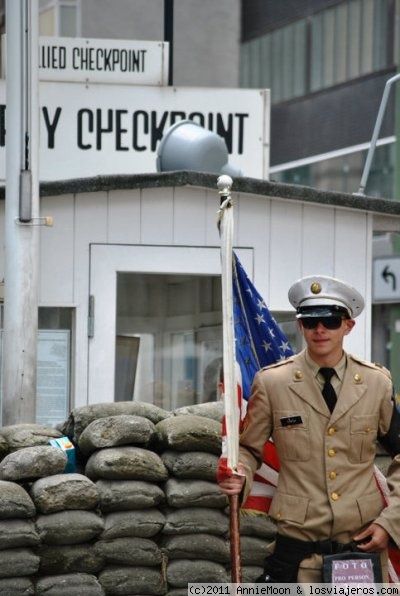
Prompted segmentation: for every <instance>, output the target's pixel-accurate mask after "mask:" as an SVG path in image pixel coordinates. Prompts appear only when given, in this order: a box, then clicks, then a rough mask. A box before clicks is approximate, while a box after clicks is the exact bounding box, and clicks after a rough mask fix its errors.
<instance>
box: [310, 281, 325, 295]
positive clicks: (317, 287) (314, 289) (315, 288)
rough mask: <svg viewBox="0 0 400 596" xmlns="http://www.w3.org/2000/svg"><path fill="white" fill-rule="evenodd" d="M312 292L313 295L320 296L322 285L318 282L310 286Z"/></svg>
mask: <svg viewBox="0 0 400 596" xmlns="http://www.w3.org/2000/svg"><path fill="white" fill-rule="evenodd" d="M310 290H311V292H312V293H313V294H319V293H320V292H321V290H322V288H321V284H319V283H318V282H317V281H314V282H313V283H312V284H311V286H310Z"/></svg>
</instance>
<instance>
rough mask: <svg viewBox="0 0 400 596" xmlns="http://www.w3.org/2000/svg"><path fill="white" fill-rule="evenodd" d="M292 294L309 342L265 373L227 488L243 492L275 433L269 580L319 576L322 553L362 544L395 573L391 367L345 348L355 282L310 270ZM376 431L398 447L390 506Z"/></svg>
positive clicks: (395, 435)
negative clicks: (380, 481) (377, 468)
mask: <svg viewBox="0 0 400 596" xmlns="http://www.w3.org/2000/svg"><path fill="white" fill-rule="evenodd" d="M289 300H290V303H291V304H292V305H293V306H294V307H295V308H296V310H297V318H298V326H299V329H300V331H301V332H302V334H303V336H304V340H305V343H306V349H305V350H303V351H302V352H301V353H299V354H298V355H295V356H292V357H290V358H288V359H287V360H285V361H282V362H279V363H277V364H275V365H272V366H269V367H266V368H264V369H262V370H261V371H259V372H258V373H257V374H256V376H255V378H254V382H253V388H252V394H251V397H250V400H249V404H248V409H247V415H246V419H245V425H244V430H243V431H242V433H241V436H240V454H239V462H240V463H239V466H238V470H237V472H238V473H235V474H226V475H225V476H224V477H222V478H221V477H220V478H219V485H220V489H221V490H222V492H224V493H225V494H227V495H232V494H238V493H240V494H241V501H242V502H244V500H245V499H246V497H247V495H248V493H249V491H250V488H251V484H252V479H253V476H254V473H255V471H256V470H257V468H258V467H259V465H260V464H261V462H262V454H263V447H264V444H265V442H266V440H267V439H268V438H269V437H272V439H273V441H274V443H275V444H276V448H277V452H278V456H279V461H280V465H281V469H280V473H279V481H278V486H277V489H276V492H275V495H274V497H273V500H272V504H271V507H270V511H269V515H270V516H271V518H272V519H274V520H275V522H276V525H277V541H276V543H275V546H274V548H275V550H274V553H273V555H272V556H271V557H268V558H267V559H266V572H265V573H266V575H265V576H264V581H268V580H269V579H270V578H269V577H268V576H272V578H276V579H278V580H279V581H281V582H293V581H299V582H320V581H322V580H321V565H322V557H323V555H325V554H332V553H333V554H335V553H341V552H346V551H349V550H351V549H355V550H358V551H360V552H367V553H370V552H376V553H380V559H381V563H382V571H383V581H385V582H386V581H388V575H387V547H388V544H389V541H390V540H391V541H392V542H394V543H395V544H397V545H399V544H400V456H399V455H398V454H399V453H400V439H399V433H400V414H399V412H398V410H397V408H396V403H395V400H394V394H393V385H392V380H391V376H390V373H389V371H388V370H386V369H385V368H383V367H380V366H377V365H375V364H372V363H370V362H366V361H364V360H362V359H360V358H358V357H356V356H353V355H351V354H348V353H346V352H345V351H344V350H343V340H344V338H345V336H346V335H348V334H349V333H350V332H351V331H352V329H353V327H354V325H355V320H354V318H355V317H357V315H359V314H360V313H361V311H362V310H363V308H364V300H363V298H362V296H361V295H360V294H359V293H358V291H357V290H355V289H354V288H353V287H351V286H349V285H348V284H346V283H344V282H342V281H340V280H337V279H334V278H330V277H326V276H321V275H318V276H310V277H306V278H303V279H301V280H299V281H297V282H296V283H295V284H294V285H293V286H292V287H291V288H290V290H289ZM326 371H328V372H326ZM324 375H325V376H324ZM326 375H327V376H328V381H327V386H326V387H325V383H326ZM329 377H330V381H329ZM329 385H330V386H329ZM332 387H333V389H332ZM323 392H324V394H325V397H324V396H323ZM377 440H378V441H380V443H381V444H382V445H383V446H384V447H385V449H386V450H387V451H388V452H389V453H390V454H391V455H392V457H393V460H392V463H391V466H390V468H389V471H388V474H387V481H388V485H389V488H390V500H389V505H388V506H386V507H385V506H384V502H383V499H382V496H381V493H380V491H379V489H378V486H377V483H376V481H375V477H374V462H375V455H376V441H377ZM259 581H261V580H259Z"/></svg>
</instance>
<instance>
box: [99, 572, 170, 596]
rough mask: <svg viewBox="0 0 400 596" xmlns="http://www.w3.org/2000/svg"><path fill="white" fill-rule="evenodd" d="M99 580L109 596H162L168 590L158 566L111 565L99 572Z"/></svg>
mask: <svg viewBox="0 0 400 596" xmlns="http://www.w3.org/2000/svg"><path fill="white" fill-rule="evenodd" d="M99 582H100V584H101V585H102V586H103V588H104V589H105V592H106V594H107V596H120V595H123V594H124V595H129V596H134V595H135V594H138V595H141V596H142V595H143V594H149V595H150V596H162V595H163V594H165V592H166V585H165V579H164V578H163V575H162V573H161V570H159V569H157V568H156V567H128V566H126V565H125V566H123V567H118V566H109V567H106V568H105V569H104V570H103V571H101V572H100V573H99Z"/></svg>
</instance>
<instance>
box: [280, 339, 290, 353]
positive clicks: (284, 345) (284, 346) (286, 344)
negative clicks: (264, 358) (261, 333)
mask: <svg viewBox="0 0 400 596" xmlns="http://www.w3.org/2000/svg"><path fill="white" fill-rule="evenodd" d="M279 349H280V350H282V352H283V353H285V352H287V351H288V350H289V342H288V341H283V342H282V343H281V345H280V347H279Z"/></svg>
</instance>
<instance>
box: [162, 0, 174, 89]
mask: <svg viewBox="0 0 400 596" xmlns="http://www.w3.org/2000/svg"><path fill="white" fill-rule="evenodd" d="M164 41H168V42H169V58H168V85H173V80H174V0H164Z"/></svg>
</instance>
